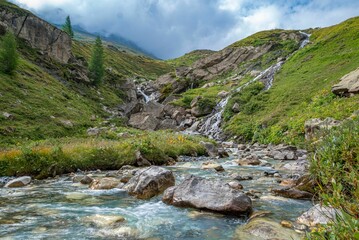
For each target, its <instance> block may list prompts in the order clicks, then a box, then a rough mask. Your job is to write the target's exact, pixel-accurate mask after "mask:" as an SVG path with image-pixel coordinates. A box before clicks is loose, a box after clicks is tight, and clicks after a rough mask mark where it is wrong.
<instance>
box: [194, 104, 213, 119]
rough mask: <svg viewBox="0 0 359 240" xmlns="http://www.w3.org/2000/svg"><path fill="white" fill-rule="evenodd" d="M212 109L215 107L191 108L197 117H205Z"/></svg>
mask: <svg viewBox="0 0 359 240" xmlns="http://www.w3.org/2000/svg"><path fill="white" fill-rule="evenodd" d="M212 110H213V109H212V108H211V107H209V106H206V107H205V108H203V109H200V108H199V107H198V106H196V107H193V108H192V109H191V114H192V115H193V116H195V117H203V116H206V115H208V114H210V113H211V112H212Z"/></svg>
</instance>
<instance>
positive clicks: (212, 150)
mask: <svg viewBox="0 0 359 240" xmlns="http://www.w3.org/2000/svg"><path fill="white" fill-rule="evenodd" d="M200 144H201V145H202V146H203V147H204V148H205V149H206V151H207V154H208V156H210V157H217V156H218V149H217V147H216V146H215V145H214V144H213V143H210V142H200Z"/></svg>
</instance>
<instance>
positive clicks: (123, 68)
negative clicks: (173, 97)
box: [0, 0, 171, 145]
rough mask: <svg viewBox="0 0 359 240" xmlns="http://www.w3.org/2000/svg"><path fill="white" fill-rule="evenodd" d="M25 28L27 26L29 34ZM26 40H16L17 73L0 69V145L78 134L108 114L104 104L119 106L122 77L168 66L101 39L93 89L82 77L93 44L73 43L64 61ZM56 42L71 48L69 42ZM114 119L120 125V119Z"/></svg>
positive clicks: (147, 75)
mask: <svg viewBox="0 0 359 240" xmlns="http://www.w3.org/2000/svg"><path fill="white" fill-rule="evenodd" d="M0 8H1V10H2V11H6V12H11V13H12V14H13V16H19V19H21V18H22V17H23V16H27V15H29V14H31V13H30V12H28V11H26V10H23V9H21V8H19V7H17V6H16V5H13V4H11V3H8V2H6V1H3V0H2V1H0ZM31 18H32V19H34V20H33V21H36V23H37V25H35V26H38V27H42V25H44V24H45V25H46V26H47V28H43V29H45V30H44V31H47V29H49V30H48V31H53V29H54V31H59V30H57V29H56V28H54V27H52V26H51V25H49V24H48V23H46V22H45V21H43V20H41V19H39V18H37V17H36V16H34V15H33V14H31ZM25 19H26V18H25ZM2 20H3V19H0V22H1V23H3V22H2ZM30 26H31V24H29V27H28V28H29V29H27V30H26V31H27V32H26V33H29V36H30V35H31V34H30V33H31V31H32V30H31V29H30ZM48 26H51V27H48ZM34 31H35V30H34ZM43 34H44V36H45V35H46V33H43ZM48 35H51V32H49V34H48ZM0 43H1V39H0ZM30 43H31V41H25V40H24V39H21V38H18V45H19V48H18V50H19V53H20V64H19V67H18V69H17V70H16V73H15V74H14V75H12V76H8V75H5V74H2V73H0V81H1V82H0V145H8V144H16V143H18V142H23V141H26V140H40V139H45V138H52V137H66V136H78V135H81V136H82V135H84V134H85V133H86V129H88V128H89V127H93V126H97V125H98V124H99V123H100V122H102V121H103V120H105V119H106V118H108V117H109V116H111V115H112V114H113V113H110V112H109V111H107V110H104V108H106V109H116V108H117V107H118V106H119V105H120V104H123V102H124V100H125V96H126V91H127V90H126V89H123V88H122V86H123V85H124V84H126V81H127V80H126V79H129V78H131V79H136V78H144V79H147V80H148V79H155V78H156V77H157V76H159V75H161V74H164V73H166V72H168V71H169V70H170V69H171V67H170V66H169V65H168V64H166V63H164V62H161V61H158V60H153V59H151V58H149V57H145V56H142V55H138V54H134V53H131V52H128V51H121V50H119V49H118V48H117V47H116V46H113V45H109V44H108V43H107V42H105V43H104V47H105V53H106V61H105V67H106V74H105V78H104V83H103V84H102V85H101V86H99V87H92V86H91V85H89V84H88V83H87V82H86V79H85V78H82V77H85V76H84V75H82V74H86V64H87V62H88V60H89V57H90V54H91V50H92V44H93V43H92V42H88V41H86V42H81V41H76V40H75V41H73V42H72V54H73V55H74V57H73V56H72V57H71V59H70V60H69V62H68V63H61V62H58V61H57V60H54V59H53V58H51V56H50V57H49V56H47V55H44V54H43V52H42V51H40V50H39V49H34V48H32V47H31V46H29V44H30ZM61 44H62V45H61V46H65V47H64V48H66V49H67V48H69V49H70V51H71V45H67V43H66V42H64V43H61ZM82 64H83V65H82ZM113 121H117V123H119V124H121V122H120V120H119V119H117V120H116V119H114V120H113ZM109 124H110V123H109Z"/></svg>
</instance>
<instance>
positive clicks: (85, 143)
mask: <svg viewBox="0 0 359 240" xmlns="http://www.w3.org/2000/svg"><path fill="white" fill-rule="evenodd" d="M201 140H203V139H202V138H199V137H192V136H183V135H180V134H174V133H171V132H164V131H161V132H151V133H149V132H143V133H141V134H135V135H133V136H131V137H128V138H126V139H117V140H110V139H103V138H87V139H58V140H52V141H42V142H32V143H29V144H27V145H25V146H21V147H15V148H11V149H7V150H3V151H1V152H0V176H14V175H15V176H20V175H32V176H34V177H36V178H38V179H42V178H46V177H52V176H55V175H59V174H64V173H69V172H73V171H76V170H77V169H81V170H96V169H101V170H116V169H119V168H120V167H121V166H123V165H127V164H134V163H135V160H136V152H137V151H140V152H141V154H142V155H143V156H144V157H145V158H147V159H148V160H149V161H150V162H152V163H153V164H156V165H161V164H165V163H166V162H167V161H168V160H169V159H170V158H176V157H177V156H179V155H197V154H198V155H204V154H205V153H206V152H205V149H204V148H203V146H202V145H201V144H200V143H199V142H200V141H201Z"/></svg>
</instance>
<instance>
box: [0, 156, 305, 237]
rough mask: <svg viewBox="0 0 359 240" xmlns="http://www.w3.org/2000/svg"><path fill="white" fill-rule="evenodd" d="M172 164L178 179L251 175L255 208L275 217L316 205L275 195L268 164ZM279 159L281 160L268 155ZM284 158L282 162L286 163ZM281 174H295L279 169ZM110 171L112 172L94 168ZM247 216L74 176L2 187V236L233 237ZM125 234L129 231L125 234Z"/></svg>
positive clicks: (296, 213)
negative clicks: (93, 219) (94, 219)
mask: <svg viewBox="0 0 359 240" xmlns="http://www.w3.org/2000/svg"><path fill="white" fill-rule="evenodd" d="M185 160H186V161H183V162H178V163H177V164H176V165H174V166H169V167H166V168H168V169H170V170H172V171H173V172H174V174H175V176H176V184H179V183H180V182H182V180H183V179H184V177H185V176H186V175H188V174H193V175H197V176H203V177H205V178H216V179H222V180H223V181H230V180H231V179H233V174H240V175H242V176H245V175H251V176H253V180H250V181H242V182H241V184H242V185H243V186H244V190H250V189H251V190H255V191H257V192H258V193H260V194H259V196H260V197H259V198H257V199H253V209H254V211H263V210H265V211H270V212H271V214H270V215H269V218H270V219H272V220H273V221H276V222H280V221H281V220H290V221H294V220H295V219H296V218H297V217H298V216H299V215H300V214H301V213H303V212H304V211H306V210H308V209H309V208H310V206H311V202H310V201H304V200H292V199H287V198H282V197H276V196H273V195H272V194H271V193H270V188H272V187H274V186H278V183H277V179H276V178H274V177H265V176H264V175H263V173H264V171H266V170H273V169H272V168H270V167H263V166H238V164H234V162H233V161H232V160H233V157H229V158H225V159H221V160H215V161H217V162H219V163H220V164H222V166H223V167H224V168H225V172H222V173H217V172H216V171H214V170H202V169H201V164H202V162H204V161H208V160H209V159H208V158H185ZM268 162H269V163H271V164H273V165H275V164H278V161H275V160H268ZM281 164H282V163H281ZM279 173H280V174H292V173H291V172H288V171H284V170H283V171H281V170H279ZM93 174H94V176H95V177H96V176H98V177H101V176H104V175H105V174H106V172H102V173H93ZM94 215H108V216H122V217H124V218H125V222H123V223H121V225H119V226H117V227H114V228H113V227H108V226H101V227H99V226H96V225H94V224H91V223H88V221H86V218H87V217H89V216H94ZM245 221H246V219H241V218H237V217H230V216H224V215H221V214H215V213H209V212H201V211H198V210H195V209H188V208H177V207H173V206H169V205H166V204H164V203H162V201H161V196H158V197H155V198H152V199H150V200H137V199H136V198H134V197H131V196H129V195H127V193H126V192H124V191H122V190H120V189H113V190H90V189H89V188H88V186H86V185H81V184H78V183H73V182H72V181H71V179H70V178H69V177H68V176H62V177H60V178H58V179H52V180H46V181H42V182H38V183H36V182H35V183H33V184H31V185H29V186H27V187H24V188H18V189H9V188H0V239H21V240H22V239H168V240H170V239H171V240H172V239H198V240H200V239H201V240H203V239H233V236H234V232H235V230H236V228H237V227H238V226H240V225H242V224H244V223H245ZM121 236H122V237H123V236H126V237H123V238H121Z"/></svg>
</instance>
